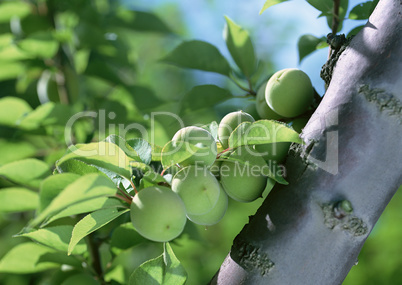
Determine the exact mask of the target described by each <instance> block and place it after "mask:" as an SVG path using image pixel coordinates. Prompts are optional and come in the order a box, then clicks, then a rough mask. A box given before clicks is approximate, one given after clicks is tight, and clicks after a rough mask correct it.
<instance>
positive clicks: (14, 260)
mask: <svg viewBox="0 0 402 285" xmlns="http://www.w3.org/2000/svg"><path fill="white" fill-rule="evenodd" d="M54 252H55V250H54V249H51V248H49V247H46V246H43V245H40V244H36V243H33V242H27V243H22V244H18V245H17V246H15V247H13V248H12V249H11V250H10V251H9V252H7V253H6V255H5V256H4V257H3V258H2V259H1V260H0V272H2V273H16V274H26V273H35V272H41V271H44V270H47V269H51V268H57V267H59V266H60V265H59V264H57V263H55V262H40V260H41V258H42V256H44V255H46V254H49V253H50V254H51V253H54ZM21 257H23V258H21Z"/></svg>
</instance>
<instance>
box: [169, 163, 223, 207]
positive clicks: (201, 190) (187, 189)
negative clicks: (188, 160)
mask: <svg viewBox="0 0 402 285" xmlns="http://www.w3.org/2000/svg"><path fill="white" fill-rule="evenodd" d="M172 190H173V191H174V192H176V193H177V194H178V195H179V196H180V198H181V199H182V200H183V203H184V205H185V207H186V211H187V214H191V215H201V214H205V213H207V212H209V211H211V209H212V208H213V207H214V206H215V204H216V203H217V201H218V198H219V191H220V185H219V182H218V180H216V178H215V176H214V175H213V174H212V173H211V172H210V171H209V170H208V169H206V168H205V167H199V166H195V165H191V166H188V167H185V168H183V169H182V170H180V171H179V172H177V173H176V175H175V176H174V177H173V179H172Z"/></svg>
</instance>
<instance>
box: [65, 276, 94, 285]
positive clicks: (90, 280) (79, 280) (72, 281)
mask: <svg viewBox="0 0 402 285" xmlns="http://www.w3.org/2000/svg"><path fill="white" fill-rule="evenodd" d="M80 284H85V285H100V284H101V283H99V282H98V281H96V280H95V279H94V277H93V276H91V275H88V274H85V273H81V274H75V275H73V276H71V277H68V278H67V279H66V280H64V281H63V283H62V284H61V285H80Z"/></svg>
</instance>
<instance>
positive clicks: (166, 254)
mask: <svg viewBox="0 0 402 285" xmlns="http://www.w3.org/2000/svg"><path fill="white" fill-rule="evenodd" d="M186 280H187V272H186V271H185V269H184V267H183V266H182V265H181V264H180V261H179V260H178V259H177V257H176V256H175V254H174V252H173V250H172V248H171V246H170V244H169V243H165V244H164V250H163V254H162V255H161V256H159V257H157V258H155V259H151V260H149V261H147V262H145V263H143V264H141V266H140V267H138V268H137V269H136V270H134V272H133V273H132V274H131V276H130V279H129V284H130V285H140V284H147V285H157V284H158V285H159V284H175V285H182V284H184V283H185V282H186Z"/></svg>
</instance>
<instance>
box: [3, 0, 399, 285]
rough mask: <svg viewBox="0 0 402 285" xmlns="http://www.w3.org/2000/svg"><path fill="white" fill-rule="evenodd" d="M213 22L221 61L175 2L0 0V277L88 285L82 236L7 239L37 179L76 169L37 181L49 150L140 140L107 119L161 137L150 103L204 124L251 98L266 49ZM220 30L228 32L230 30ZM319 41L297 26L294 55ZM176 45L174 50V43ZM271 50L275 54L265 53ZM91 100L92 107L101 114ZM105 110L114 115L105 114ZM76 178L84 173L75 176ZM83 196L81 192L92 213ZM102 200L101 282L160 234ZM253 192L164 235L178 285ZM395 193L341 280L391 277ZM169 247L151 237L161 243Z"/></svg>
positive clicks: (152, 251) (48, 163)
mask: <svg viewBox="0 0 402 285" xmlns="http://www.w3.org/2000/svg"><path fill="white" fill-rule="evenodd" d="M267 2H270V1H267ZM276 2H282V1H276ZM308 2H314V1H308ZM368 2H372V1H368ZM268 4H269V3H268ZM369 4H370V3H368V4H366V6H369ZM371 4H372V3H371ZM369 8H370V9H371V6H370V7H369ZM364 13H366V14H367V10H365V9H363V11H362V12H359V10H358V9H354V13H353V15H352V16H353V17H356V18H359V17H360V16H361V15H362V14H364ZM325 16H326V17H330V15H325ZM226 21H227V28H226V31H225V40H226V43H227V47H228V49H229V51H230V53H231V55H232V57H233V61H234V62H235V63H236V65H237V67H235V68H234V67H232V66H231V64H230V63H228V62H227V60H226V59H225V58H224V57H223V56H222V55H221V53H220V51H219V50H217V49H216V48H215V47H214V46H212V45H210V44H208V43H206V42H200V41H186V42H185V41H183V40H182V35H183V33H184V31H183V29H185V28H183V23H182V21H181V15H180V13H179V12H178V10H176V9H173V8H170V9H166V11H165V14H164V15H163V18H161V17H160V16H157V15H156V14H154V13H152V11H151V12H144V11H132V10H128V9H127V8H125V7H124V6H122V5H120V3H119V2H118V1H107V0H94V1H80V0H72V1H63V0H38V1H22V0H15V1H2V2H1V3H0V229H1V230H0V259H1V258H3V257H4V256H6V254H7V253H9V252H10V249H18V250H19V251H15V252H16V254H15V257H14V259H13V262H14V263H10V264H7V265H4V264H2V265H1V266H0V283H1V284H5V285H11V284H12V285H15V284H70V283H72V282H77V280H78V281H81V282H86V283H85V284H87V283H89V284H91V283H93V284H98V283H97V282H96V281H95V280H94V279H93V278H92V277H91V273H93V272H91V270H90V269H86V268H80V264H81V262H88V263H90V262H91V261H92V260H91V258H93V257H91V256H90V255H88V254H85V253H84V252H85V249H88V248H87V246H88V247H90V246H91V245H90V244H87V243H88V241H86V242H83V241H81V242H78V241H77V242H78V245H79V246H77V247H76V248H75V250H76V252H74V251H73V256H69V257H68V258H67V255H66V254H65V253H66V252H67V248H64V246H66V245H68V240H67V241H64V242H62V243H58V242H57V241H52V242H54V243H57V244H58V246H59V247H58V248H56V249H54V248H53V249H50V248H47V247H44V246H41V245H40V244H41V242H40V240H35V239H33V237H32V236H30V235H29V234H27V233H26V234H25V235H22V236H18V237H13V236H14V235H16V234H18V233H21V231H22V230H23V229H24V227H26V225H27V223H33V221H35V220H32V219H34V217H38V215H37V214H38V213H40V211H42V210H43V209H41V208H40V207H42V206H43V205H48V203H49V201H50V200H49V201H47V202H46V201H44V200H43V199H45V198H46V197H47V196H45V195H44V194H43V191H45V190H43V189H45V188H46V187H47V188H46V189H48V190H46V191H49V192H48V194H49V195H50V194H51V191H56V190H57V189H58V190H57V191H60V190H61V189H65V188H66V187H67V185H69V184H70V183H71V182H72V181H75V179H80V178H77V177H79V175H77V174H66V175H64V174H63V178H62V179H61V178H60V179H57V181H56V180H54V181H50V180H46V181H48V182H47V183H48V184H47V185H44V184H45V183H44V182H43V181H44V180H45V178H47V177H49V176H51V174H52V172H54V171H55V163H56V161H58V160H59V159H60V158H61V157H63V155H64V154H65V153H66V151H67V144H66V143H74V144H79V143H90V142H97V141H102V140H104V139H105V138H106V137H108V136H109V135H110V134H120V135H124V138H125V139H126V140H128V139H135V138H140V137H141V134H140V133H139V132H138V131H135V130H131V131H128V132H127V133H124V132H122V130H121V129H119V128H118V124H125V125H127V124H130V123H138V124H141V125H142V126H144V127H145V129H146V130H147V134H148V137H146V138H145V139H147V140H148V141H151V139H152V138H154V140H152V143H154V144H155V145H159V146H163V145H164V144H165V143H166V142H167V141H169V140H170V139H171V137H172V135H173V134H174V133H175V132H176V131H177V130H178V129H179V128H180V126H179V125H178V124H177V121H175V120H172V119H169V118H168V117H163V116H160V117H157V118H156V120H155V125H152V124H151V120H150V115H151V112H158V111H160V112H171V113H174V114H176V115H178V116H180V117H181V118H183V120H184V123H185V124H186V125H191V124H207V123H210V122H212V121H219V120H220V119H221V118H222V117H223V116H224V115H225V114H226V113H228V112H230V111H234V110H237V109H239V108H244V107H245V106H247V105H250V104H252V103H253V99H250V98H252V96H246V95H247V94H252V93H253V92H255V91H256V90H257V87H258V86H259V85H260V84H261V83H262V81H263V80H264V79H266V77H267V76H268V75H269V74H271V73H272V72H273V71H275V67H274V66H272V64H270V59H266V61H265V62H263V61H261V60H259V61H258V60H257V59H256V55H255V54H254V50H253V46H252V43H251V39H250V38H248V34H247V31H245V30H243V29H242V28H241V27H240V26H238V25H237V24H236V23H235V22H234V21H232V20H231V19H230V18H226ZM267 28H268V29H269V27H267ZM228 31H229V32H228ZM230 31H232V33H236V34H237V35H238V37H237V38H236V37H235V38H232V37H231V35H232V34H230ZM239 38H243V39H245V42H246V44H245V45H244V46H242V48H239V46H240V44H239V43H238V42H236V40H238V39H239ZM322 41H323V40H322V39H318V38H311V37H305V38H304V40H303V41H302V44H300V46H302V48H300V46H299V51H300V54H301V58H300V59H302V58H303V57H304V56H307V55H308V54H309V53H311V52H313V51H314V50H316V48H317V47H318V44H322ZM183 47H185V52H183V51H182V50H180V48H183ZM202 56H205V57H202ZM271 56H272V57H273V56H275V53H274V51H273V52H272V54H271ZM194 58H198V61H197V60H195V59H194ZM182 67H184V68H195V69H200V70H204V71H210V72H216V73H218V74H222V76H223V78H225V79H224V80H223V81H222V82H223V84H222V86H215V85H201V86H194V85H195V82H196V79H195V76H196V73H193V72H190V71H189V70H188V69H183V68H182ZM317 72H319V71H317ZM224 76H226V77H224ZM247 84H249V85H250V86H247ZM249 87H250V88H249ZM100 110H104V114H105V118H104V119H105V122H104V121H103V119H102V118H101V116H100V114H101V113H100V112H99V111H100ZM83 111H96V112H97V114H99V115H98V116H97V117H96V118H90V117H86V118H84V119H80V120H78V121H77V122H76V123H75V124H74V126H73V130H72V132H73V135H72V138H73V141H71V142H69V141H67V142H66V137H65V133H64V131H65V125H66V123H67V122H68V120H69V119H70V117H71V116H72V115H74V114H76V113H78V112H83ZM112 113H113V114H115V116H109V114H112ZM103 123H104V124H105V128H103V127H102V124H103ZM151 130H152V132H151ZM151 133H152V134H153V136H152V137H151ZM136 150H138V149H136ZM92 170H93V169H92ZM92 170H91V171H92ZM86 171H88V169H87V170H86ZM58 175H61V174H58ZM58 177H60V176H58ZM86 177H88V176H86ZM92 177H94V176H92ZM81 179H83V180H81V181H84V182H85V180H84V179H85V178H81ZM97 179H98V178H97ZM99 179H101V178H99ZM109 183H110V182H109ZM110 188H113V186H111V187H110ZM52 189H53V190H52ZM104 191H106V192H107V191H109V190H108V189H104ZM39 194H41V195H39ZM266 194H267V193H265V194H264V195H266ZM49 197H50V198H49ZM49 197H48V199H52V196H51V195H50V196H49ZM53 198H54V197H53ZM99 199H101V197H99ZM94 201H95V200H91V202H93V203H92V207H94V209H93V211H95V212H96V210H98V209H96V208H95V206H94ZM97 201H98V202H102V203H104V202H105V201H103V200H102V201H100V200H97ZM108 203H111V204H110V205H109V206H110V208H108V209H104V211H105V212H101V213H99V211H98V212H96V213H97V215H98V216H101V217H102V218H103V217H105V216H106V217H110V216H111V215H115V219H114V220H112V221H110V222H109V220H108V223H101V222H99V221H100V220H101V218H99V220H98V222H99V224H98V225H96V226H97V227H99V229H98V230H97V231H96V232H95V233H93V234H92V235H93V237H95V238H94V240H96V241H97V242H99V245H100V247H99V251H100V259H101V265H102V266H103V268H105V269H106V270H105V279H106V280H107V281H108V282H110V284H124V283H127V282H128V280H129V276H130V275H131V272H133V271H134V270H135V269H136V268H138V266H139V265H141V264H142V263H143V262H145V261H147V260H150V259H152V258H156V257H158V256H160V255H161V253H162V252H163V248H162V244H158V243H154V242H150V241H146V240H144V239H143V238H141V237H140V236H139V235H138V234H136V233H135V231H134V230H133V229H132V228H131V226H130V222H129V218H128V215H127V213H125V212H123V211H124V210H122V211H120V210H116V209H117V208H113V207H119V205H118V204H113V203H115V202H113V201H112V202H110V201H109V200H108ZM261 203H262V199H259V200H257V201H255V202H253V203H249V204H241V203H238V202H235V201H233V200H231V201H230V205H229V209H228V212H227V214H226V215H225V217H224V219H223V220H222V221H221V222H220V223H219V224H217V225H215V226H211V227H208V228H205V227H202V226H198V225H195V224H193V223H187V226H186V229H185V232H184V234H183V235H182V236H181V237H180V238H178V239H176V240H175V241H173V242H171V243H170V245H171V247H172V249H173V252H174V253H175V255H176V256H177V258H178V259H179V260H180V262H181V264H182V265H183V266H184V268H185V270H186V271H187V273H188V276H189V277H188V282H187V284H206V283H207V282H208V281H209V280H210V279H211V277H212V276H213V274H214V273H215V272H216V270H217V269H218V268H219V266H220V264H221V263H222V261H223V259H224V258H225V256H226V254H227V253H228V252H229V250H230V246H231V243H232V240H233V239H234V237H235V236H236V235H237V234H238V232H239V231H240V230H241V229H242V227H243V225H244V224H245V223H247V222H248V217H249V216H250V215H252V214H253V213H254V212H255V210H256V209H257V208H258V207H259V205H260V204H261ZM401 204H402V196H401V191H398V192H397V194H396V195H395V197H394V198H393V200H392V202H391V203H390V205H389V206H388V207H387V210H386V212H385V213H384V215H383V216H382V217H381V219H380V222H379V223H378V225H377V226H376V228H375V229H374V231H373V233H372V234H371V235H370V237H369V239H368V241H367V243H366V245H365V247H364V249H363V251H362V253H361V257H360V258H359V264H358V265H357V266H355V267H354V268H353V269H352V271H351V273H350V274H349V276H348V278H347V279H346V281H345V284H400V283H401V282H402V280H401V276H400V274H398V272H399V271H398V270H399V269H400V267H401V265H402V258H401V257H400V255H399V254H398V253H399V252H400V251H401V250H402V248H401V243H400V237H401V236H402V229H401V227H400V220H401V216H402V212H401V211H400V206H401ZM116 205H117V206H116ZM88 207H89V206H88ZM100 211H102V210H100ZM116 211H117V212H116ZM36 212H37V213H36ZM95 212H94V213H95ZM82 217H83V216H82V214H80V215H76V216H74V217H69V216H68V215H67V216H65V217H64V218H61V219H58V220H55V221H47V222H48V223H49V226H52V227H54V228H52V229H53V230H54V232H56V233H59V234H60V235H59V236H62V237H64V234H65V232H67V235H68V233H69V234H70V235H71V231H72V229H73V225H75V224H76V223H77V222H78V221H79V220H80V219H81V218H82ZM36 219H37V218H36ZM106 220H107V218H106ZM40 222H41V221H40ZM46 229H49V228H46ZM56 229H57V230H56ZM61 231H63V233H61ZM50 234H51V232H47V233H46V235H43V236H46V237H49V236H51V235H50ZM30 239H33V240H35V241H39V244H38V243H31V242H30ZM66 242H67V243H66ZM21 245H22V247H18V246H21ZM169 250H170V249H169V248H168V250H167V251H166V248H165V251H166V252H169ZM38 252H40V253H41V254H42V255H41V256H42V257H43V255H45V254H48V255H51V256H53V259H48V260H45V262H42V263H40V264H41V265H40V266H39V265H38V267H35V268H28V265H26V264H27V262H28V261H29V259H26V256H31V257H32V256H35V254H36V255H37V254H38ZM77 252H78V253H79V254H81V253H82V258H83V260H81V259H80V257H77V256H76V255H74V253H77ZM48 258H49V256H48ZM24 260H25V261H24ZM27 260H28V261H27ZM55 260H58V261H57V262H55ZM24 262H25V263H24ZM61 264H63V265H61ZM77 264H78V265H77ZM31 265H32V264H30V265H29V266H31ZM7 266H8V267H10V268H15V270H14V269H13V270H14V271H13V270H11V271H13V272H11V273H10V270H6V269H4V268H6V267H7ZM24 266H27V267H26V268H24ZM1 268H2V269H1ZM63 282H64V283H63Z"/></svg>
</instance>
